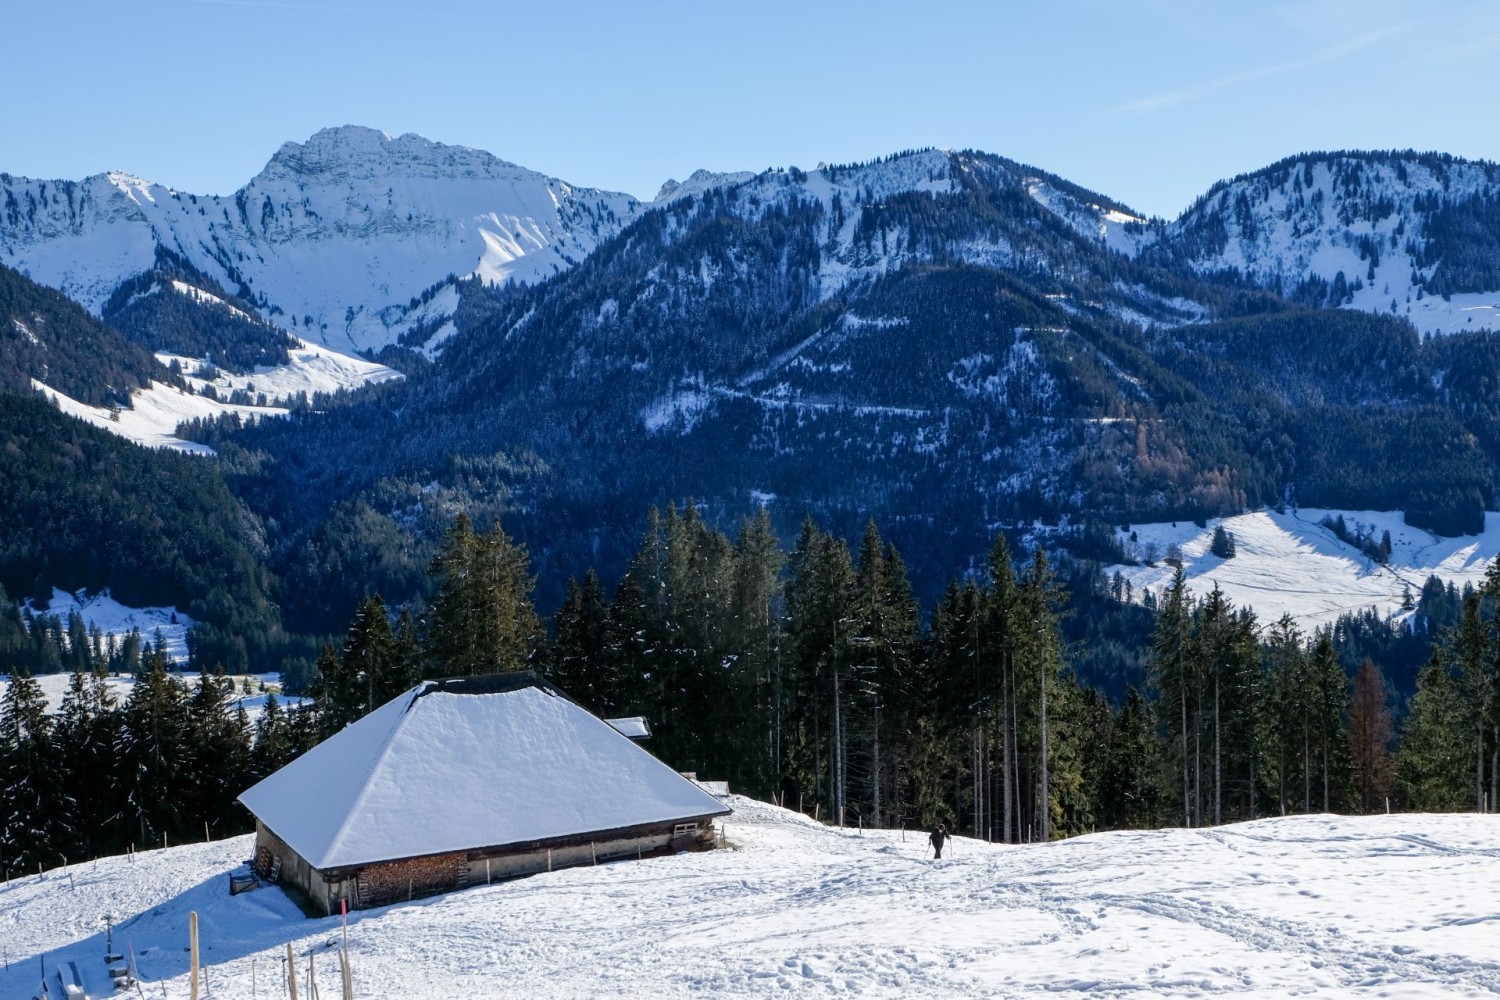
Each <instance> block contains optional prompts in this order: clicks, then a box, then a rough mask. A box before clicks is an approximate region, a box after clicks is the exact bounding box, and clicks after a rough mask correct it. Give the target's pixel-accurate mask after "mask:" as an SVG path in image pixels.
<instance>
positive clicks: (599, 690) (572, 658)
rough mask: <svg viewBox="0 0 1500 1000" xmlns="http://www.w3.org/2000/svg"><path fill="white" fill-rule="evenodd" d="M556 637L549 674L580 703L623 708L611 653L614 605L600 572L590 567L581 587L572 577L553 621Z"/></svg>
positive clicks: (609, 710) (605, 709)
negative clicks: (610, 610)
mask: <svg viewBox="0 0 1500 1000" xmlns="http://www.w3.org/2000/svg"><path fill="white" fill-rule="evenodd" d="M552 631H553V634H554V636H555V638H554V640H553V643H552V649H551V656H550V658H549V663H550V666H549V668H548V673H549V674H550V675H551V677H552V679H553V680H554V681H556V682H557V684H558V685H559V686H560V687H561V688H562V689H563V690H564V691H566V692H568V694H569V695H571V696H572V697H573V698H575V699H576V700H577V701H578V703H579V704H580V705H583V706H584V707H585V708H587V709H588V710H589V711H591V712H594V713H596V714H599V715H605V716H609V715H613V714H615V712H616V710H617V708H618V707H619V702H620V695H619V692H618V687H619V683H618V681H617V680H616V678H615V677H614V670H613V667H614V666H615V660H614V658H613V657H612V656H610V638H611V632H610V621H609V606H608V604H607V602H606V601H605V597H604V588H603V586H601V585H600V583H599V574H598V573H596V572H594V570H592V569H590V570H589V571H588V573H587V574H586V575H585V576H584V578H583V583H582V584H581V585H580V584H579V582H578V581H577V580H576V579H570V580H569V581H568V590H567V596H566V597H564V598H563V602H562V605H561V606H560V607H559V608H558V609H557V614H556V615H554V616H553V619H552Z"/></svg>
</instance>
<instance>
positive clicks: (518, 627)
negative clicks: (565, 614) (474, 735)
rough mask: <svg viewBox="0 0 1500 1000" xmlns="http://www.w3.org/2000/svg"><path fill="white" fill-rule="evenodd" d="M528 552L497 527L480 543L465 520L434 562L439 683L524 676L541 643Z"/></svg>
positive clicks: (432, 632)
mask: <svg viewBox="0 0 1500 1000" xmlns="http://www.w3.org/2000/svg"><path fill="white" fill-rule="evenodd" d="M528 561H529V559H528V556H527V554H526V549H525V548H524V547H523V546H519V545H516V544H515V543H514V542H512V541H511V539H510V537H509V536H508V535H506V533H505V530H504V529H503V528H501V527H500V522H499V521H498V520H497V521H496V522H495V524H494V526H493V527H492V528H491V529H490V531H489V532H488V533H486V534H484V535H476V534H475V533H474V531H473V528H472V526H471V525H470V523H469V519H468V516H467V515H464V514H460V515H459V516H458V519H457V521H456V522H455V523H454V526H453V528H452V530H451V531H449V533H448V537H447V539H446V541H445V543H444V545H443V550H442V551H441V552H440V553H439V554H438V556H437V558H435V559H434V560H433V563H432V567H431V573H432V575H433V576H435V577H436V578H437V579H438V580H439V581H440V585H439V591H438V596H437V599H436V601H434V603H433V606H432V611H431V620H430V627H429V639H428V648H429V651H430V653H431V656H432V659H433V668H434V672H435V673H436V674H437V675H446V676H454V677H472V676H477V675H480V674H493V673H503V672H505V671H510V670H521V669H524V668H525V667H526V666H527V664H528V663H529V662H530V660H531V656H532V653H533V652H534V650H535V649H536V646H537V642H538V640H539V638H540V636H541V622H540V620H539V619H538V618H537V616H536V610H535V609H534V608H533V607H532V603H531V591H532V587H533V586H534V583H535V581H534V580H533V579H532V577H531V575H530V571H529V569H528Z"/></svg>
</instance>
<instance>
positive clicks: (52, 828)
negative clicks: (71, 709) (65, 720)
mask: <svg viewBox="0 0 1500 1000" xmlns="http://www.w3.org/2000/svg"><path fill="white" fill-rule="evenodd" d="M64 788H65V782H64V775H63V764H62V761H61V760H60V759H59V756H58V753H57V748H56V746H55V745H54V743H53V740H52V719H51V718H50V717H49V716H48V715H47V711H46V698H45V697H44V696H43V694H42V688H41V685H40V684H38V683H37V682H36V680H35V679H33V678H32V677H31V676H30V675H29V674H27V673H26V672H24V671H21V672H18V673H16V674H14V675H12V676H11V679H10V682H9V683H8V684H7V685H6V688H5V695H4V697H3V698H0V869H3V870H4V871H5V872H7V873H9V874H10V875H12V876H14V875H17V874H22V873H25V872H34V871H36V870H37V869H38V867H45V868H51V867H53V866H54V865H59V864H64V863H66V862H67V860H68V855H69V853H70V852H75V851H76V849H77V844H76V839H77V838H76V831H75V829H74V826H73V823H74V822H75V816H74V815H73V810H72V809H71V802H70V801H69V800H68V798H67V797H66V794H65V792H64V791H63V790H64Z"/></svg>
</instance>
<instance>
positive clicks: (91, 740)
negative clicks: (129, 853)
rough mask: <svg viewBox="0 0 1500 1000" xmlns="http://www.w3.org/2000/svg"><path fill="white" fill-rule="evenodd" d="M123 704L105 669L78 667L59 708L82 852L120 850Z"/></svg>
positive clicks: (67, 784)
mask: <svg viewBox="0 0 1500 1000" xmlns="http://www.w3.org/2000/svg"><path fill="white" fill-rule="evenodd" d="M119 723H120V716H119V708H118V706H117V705H116V703H115V697H114V694H113V693H112V692H111V691H110V690H109V685H108V683H107V682H106V680H105V677H104V675H103V674H101V673H92V674H83V673H74V674H73V675H72V677H70V678H69V680H68V690H67V691H66V692H65V693H64V694H63V700H62V707H61V709H60V710H59V712H58V718H57V728H56V730H55V734H54V739H55V742H56V744H57V747H58V752H59V754H60V755H61V757H62V760H63V761H64V762H65V765H66V766H65V769H64V778H63V781H64V785H63V789H64V791H63V794H64V795H66V796H67V797H68V798H69V799H71V800H72V803H73V808H74V810H75V814H76V816H77V830H78V836H79V840H80V842H81V848H82V852H83V853H84V854H85V855H87V856H88V857H98V856H99V855H100V854H104V853H107V852H109V851H114V850H118V849H119V847H120V846H121V844H120V831H119V830H118V829H117V828H116V827H115V826H114V825H113V823H114V821H115V820H116V819H117V818H118V817H119V815H120V814H121V810H122V808H123V805H124V803H123V801H122V798H121V790H120V784H119V782H118V781H117V780H116V776H115V764H116V761H115V748H116V745H117V743H118V738H117V734H118V729H119Z"/></svg>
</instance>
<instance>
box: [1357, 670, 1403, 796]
mask: <svg viewBox="0 0 1500 1000" xmlns="http://www.w3.org/2000/svg"><path fill="white" fill-rule="evenodd" d="M1388 697H1389V696H1388V695H1387V693H1386V684H1385V678H1384V677H1383V676H1382V675H1381V673H1380V668H1379V667H1377V666H1376V665H1375V662H1374V661H1373V660H1371V659H1369V658H1368V657H1366V659H1365V660H1364V662H1363V663H1362V664H1360V668H1359V673H1357V674H1356V675H1355V676H1354V697H1353V699H1352V700H1351V702H1350V705H1349V765H1350V772H1351V781H1352V785H1353V792H1354V808H1355V809H1356V810H1358V811H1359V812H1361V813H1367V814H1368V813H1373V812H1379V811H1380V809H1381V808H1382V806H1383V804H1384V803H1385V802H1386V801H1387V800H1388V799H1389V797H1390V794H1391V790H1392V785H1393V783H1394V779H1395V761H1394V759H1393V758H1392V756H1391V738H1392V736H1393V735H1394V732H1393V727H1392V724H1391V710H1390V707H1389V705H1388V704H1387V701H1388Z"/></svg>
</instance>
